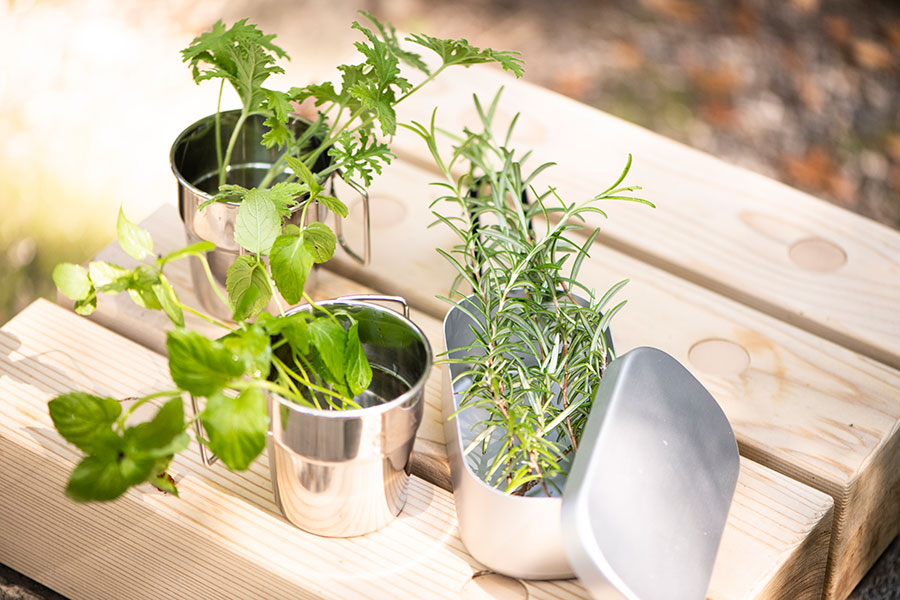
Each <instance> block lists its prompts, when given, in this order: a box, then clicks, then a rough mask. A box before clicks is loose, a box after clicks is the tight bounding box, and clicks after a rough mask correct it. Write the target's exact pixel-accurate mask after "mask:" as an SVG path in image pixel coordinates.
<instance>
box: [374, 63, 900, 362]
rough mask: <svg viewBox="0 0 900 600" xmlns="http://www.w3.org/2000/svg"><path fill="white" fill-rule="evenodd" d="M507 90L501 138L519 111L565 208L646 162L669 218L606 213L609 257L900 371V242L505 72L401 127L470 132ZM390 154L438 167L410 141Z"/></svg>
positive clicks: (414, 114) (459, 81) (525, 135)
mask: <svg viewBox="0 0 900 600" xmlns="http://www.w3.org/2000/svg"><path fill="white" fill-rule="evenodd" d="M501 86H505V90H504V92H503V96H502V100H501V103H500V109H499V110H498V116H497V117H496V120H497V123H498V124H502V127H503V128H502V129H499V131H501V132H504V131H505V127H506V125H507V124H508V123H509V121H510V120H511V117H512V116H513V115H514V114H515V113H517V112H520V113H521V115H520V118H519V121H518V124H517V127H516V130H515V131H516V133H514V135H513V138H512V145H513V146H514V147H516V148H518V149H519V150H520V151H523V152H524V151H525V150H530V149H534V157H533V158H532V159H531V161H532V162H531V164H532V166H537V165H538V164H540V163H542V162H546V161H553V162H557V163H559V165H558V166H557V167H554V168H553V169H550V170H548V171H546V172H545V174H543V175H542V176H541V178H540V179H539V181H541V182H543V183H545V184H546V183H552V184H553V185H554V186H557V187H558V188H559V189H560V191H561V192H562V193H563V195H564V196H566V197H569V198H570V199H581V198H588V197H591V196H593V195H594V194H596V193H598V192H600V191H601V190H604V189H606V187H607V186H608V185H609V184H610V183H612V182H613V181H615V179H616V177H617V176H618V174H619V172H620V171H621V169H622V167H623V166H624V164H625V160H626V157H627V155H628V154H629V153H631V154H632V155H633V156H634V165H633V168H632V172H631V174H630V175H629V178H628V181H629V182H631V183H632V184H639V185H641V186H643V188H644V189H643V190H642V191H641V192H640V193H641V195H642V196H644V197H645V198H648V199H650V200H652V201H653V202H654V203H656V205H657V209H656V211H655V212H654V213H653V214H650V213H649V211H646V210H635V208H634V207H633V206H629V205H626V204H625V203H615V202H611V203H608V204H607V205H606V206H605V207H604V209H605V210H607V211H608V213H609V216H610V220H609V224H608V225H603V231H602V233H601V236H600V239H601V240H602V241H603V242H604V243H605V244H607V245H608V246H610V247H613V248H616V249H618V250H620V251H623V252H625V253H626V254H629V255H632V256H634V257H637V258H640V259H641V260H644V261H645V262H648V263H651V264H654V265H657V266H660V267H662V268H663V269H665V270H666V271H669V272H671V273H674V274H677V275H679V276H680V277H683V278H685V279H689V280H691V281H694V282H696V283H699V284H700V285H702V286H704V287H708V288H710V289H712V290H714V291H717V292H719V293H721V294H723V295H726V296H729V297H731V298H734V299H737V300H739V301H740V302H743V303H745V304H747V305H750V306H754V307H756V308H758V309H760V310H762V311H764V312H766V313H768V314H772V315H774V316H776V317H778V318H781V319H784V320H787V321H789V322H791V323H793V324H795V325H798V326H800V327H802V328H804V329H807V330H808V331H811V332H813V333H815V334H817V335H819V336H820V337H824V338H826V339H829V340H832V341H835V342H837V343H839V344H840V345H842V346H845V347H847V348H850V349H852V350H854V351H856V352H859V353H861V354H864V355H867V356H870V357H873V358H876V359H877V360H879V361H881V362H884V363H886V364H889V365H892V366H894V367H895V368H896V367H900V310H898V307H900V233H898V232H897V231H895V230H892V229H889V228H887V227H885V226H883V225H880V224H878V223H876V222H874V221H871V220H868V219H865V218H863V217H860V216H858V215H855V214H852V213H849V212H847V211H844V210H843V209H841V208H839V207H836V206H834V205H830V204H827V203H825V202H821V201H819V200H817V199H815V198H813V197H811V196H809V195H807V194H804V193H802V192H799V191H797V190H794V189H792V188H790V187H788V186H785V185H783V184H780V183H777V182H775V181H773V180H771V179H768V178H766V177H763V176H761V175H758V174H755V173H752V172H750V171H748V170H745V169H742V168H739V167H735V166H732V165H728V164H726V163H724V162H722V161H721V160H718V159H716V158H714V157H712V156H710V155H707V154H704V153H702V152H698V151H696V150H692V149H690V148H688V147H686V146H684V145H681V144H679V143H677V142H674V141H672V140H669V139H666V138H664V137H663V136H660V135H657V134H654V133H652V132H650V131H647V130H645V129H642V128H640V127H637V126H635V125H633V124H630V123H627V122H625V121H623V120H620V119H617V118H615V117H612V116H610V115H607V114H604V113H602V112H600V111H597V110H595V109H593V108H591V107H589V106H586V105H584V104H580V103H578V102H576V101H574V100H571V99H568V98H565V97H563V96H561V95H559V94H556V93H554V92H551V91H549V90H546V89H542V88H539V87H537V86H534V85H530V84H528V83H525V82H523V81H516V80H514V79H513V78H511V77H510V76H508V75H505V74H503V73H500V72H499V71H498V70H497V69H492V68H488V67H473V68H471V69H460V70H455V71H448V72H447V73H444V74H443V75H442V76H441V78H440V79H439V80H437V81H435V82H434V84H433V85H432V86H429V87H427V88H424V89H423V90H422V91H421V92H420V93H418V94H416V95H415V96H412V97H411V98H410V99H409V100H408V101H406V102H404V103H403V104H402V105H401V107H400V110H399V111H398V117H399V119H400V121H401V122H403V121H410V120H418V121H420V122H423V123H428V122H429V120H430V118H431V115H432V111H433V110H434V108H435V107H436V106H437V107H438V112H437V124H438V125H439V126H441V127H444V128H445V129H448V130H449V131H451V132H460V131H462V126H463V125H468V126H470V127H475V125H476V124H477V123H478V118H477V114H476V111H475V109H474V105H473V102H472V94H473V93H477V94H478V95H479V96H480V97H481V99H482V102H483V103H485V104H486V103H487V102H489V101H490V99H491V98H492V97H493V95H494V94H495V93H496V91H497V90H498V89H499V88H500V87H501ZM392 148H393V149H394V151H395V152H396V153H397V154H398V155H399V156H400V157H402V158H404V159H407V160H410V161H415V162H418V163H419V164H422V165H427V166H428V168H432V167H431V159H430V156H428V153H427V151H426V149H425V145H424V143H423V142H422V141H421V140H420V139H418V137H417V136H415V135H414V134H412V133H411V132H409V131H406V130H402V131H401V132H400V133H399V134H398V136H397V138H396V139H395V141H394V143H393V145H392ZM539 187H540V186H539ZM376 205H377V203H376ZM822 269H824V270H822Z"/></svg>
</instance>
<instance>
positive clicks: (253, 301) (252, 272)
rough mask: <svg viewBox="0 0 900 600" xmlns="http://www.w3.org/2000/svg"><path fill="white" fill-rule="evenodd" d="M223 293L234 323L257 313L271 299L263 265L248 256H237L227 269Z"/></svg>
mask: <svg viewBox="0 0 900 600" xmlns="http://www.w3.org/2000/svg"><path fill="white" fill-rule="evenodd" d="M225 291H226V292H227V293H228V302H229V303H230V304H231V311H232V315H233V316H234V320H235V321H240V320H242V319H246V318H249V317H252V316H253V315H255V314H257V313H259V312H260V311H261V310H263V309H264V308H265V307H266V305H268V304H269V299H271V298H272V286H271V285H269V277H268V275H267V274H266V267H265V265H264V264H262V263H261V262H259V260H257V259H256V257H254V256H251V255H249V254H244V255H241V256H239V257H238V258H237V260H235V261H234V263H233V264H232V265H231V266H230V267H228V273H227V274H226V276H225Z"/></svg>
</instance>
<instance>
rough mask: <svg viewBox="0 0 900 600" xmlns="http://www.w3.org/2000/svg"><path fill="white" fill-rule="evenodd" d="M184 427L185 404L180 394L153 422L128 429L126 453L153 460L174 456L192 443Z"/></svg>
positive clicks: (167, 404) (158, 413)
mask: <svg viewBox="0 0 900 600" xmlns="http://www.w3.org/2000/svg"><path fill="white" fill-rule="evenodd" d="M184 427H185V423H184V403H183V401H182V399H181V397H180V396H179V397H177V398H172V399H171V400H169V401H168V402H166V403H165V404H163V405H162V406H161V407H160V408H159V410H158V411H157V413H156V415H155V416H154V417H153V419H151V420H150V421H147V422H146V423H140V424H138V425H135V426H134V427H129V428H128V429H127V430H126V432H125V453H126V454H127V455H129V456H131V457H139V458H153V459H157V458H164V457H167V456H171V455H173V454H175V453H176V452H180V451H182V450H184V449H185V448H187V445H188V443H189V442H190V437H189V436H188V435H187V434H186V433H185V432H184Z"/></svg>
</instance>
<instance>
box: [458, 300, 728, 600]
mask: <svg viewBox="0 0 900 600" xmlns="http://www.w3.org/2000/svg"><path fill="white" fill-rule="evenodd" d="M470 323H471V319H470V318H469V317H468V315H466V314H465V313H464V312H463V311H461V310H459V309H457V308H454V309H451V311H450V312H449V313H448V314H447V317H446V318H445V320H444V341H445V344H446V347H447V348H459V347H463V346H465V345H467V344H468V343H469V342H470V341H471V339H472V333H471V331H470V330H469V324H470ZM451 356H455V357H458V356H459V353H451ZM465 369H466V366H465V365H450V366H449V367H447V366H445V367H444V386H443V410H444V415H445V416H446V417H449V416H450V415H452V414H453V413H455V412H456V411H457V410H458V407H459V397H460V394H461V393H462V391H463V390H464V389H465V387H466V386H467V385H469V383H470V380H468V379H466V378H462V379H457V380H456V381H455V382H453V381H454V379H455V378H456V376H457V375H458V374H460V373H462V372H464V371H465ZM451 382H453V383H452V385H451ZM478 421H479V415H478V414H477V413H476V412H475V411H473V410H472V409H467V410H465V411H462V412H461V413H460V414H459V415H458V416H457V417H456V418H453V419H450V420H448V421H446V422H445V434H446V437H447V452H448V455H449V458H450V466H451V471H452V478H453V489H454V499H455V502H456V510H457V515H458V517H459V523H460V535H461V537H462V540H463V543H464V544H465V545H466V548H467V549H468V551H469V552H470V553H471V554H472V556H474V557H475V558H476V559H477V560H479V561H480V562H482V563H484V564H485V565H486V566H488V567H489V568H491V569H492V570H495V571H497V572H499V573H503V574H505V575H510V576H513V577H521V578H531V579H547V578H563V577H572V576H574V575H576V574H577V575H578V577H579V578H580V579H581V581H582V583H584V584H585V585H586V586H587V587H588V589H589V590H590V591H591V593H592V595H593V596H594V597H595V598H628V599H630V600H634V599H641V600H656V599H662V598H665V599H674V600H680V599H691V598H703V597H704V596H705V591H706V587H707V586H708V583H709V575H710V572H711V570H712V564H713V562H714V560H715V555H716V551H717V549H718V545H719V541H720V538H721V534H722V530H723V528H724V525H725V521H726V519H727V515H728V510H729V508H730V504H731V498H732V496H733V494H734V489H735V485H736V481H737V474H738V470H739V467H740V465H739V457H738V453H737V445H736V443H735V439H734V434H733V432H732V429H731V426H730V425H729V423H728V421H727V420H726V419H725V416H724V414H723V413H722V411H721V409H720V408H719V406H718V404H717V403H716V402H715V400H714V399H713V398H712V396H710V395H709V393H708V392H707V391H706V390H705V389H704V388H703V386H702V385H701V384H700V383H699V382H698V381H697V380H696V379H695V378H694V377H693V376H692V375H691V374H690V373H689V372H688V371H687V370H686V369H684V367H682V366H681V365H680V364H678V362H677V361H675V359H673V358H672V357H670V356H668V355H667V354H665V353H663V352H661V351H659V350H656V349H652V348H640V349H637V350H634V351H632V352H629V353H627V354H625V355H623V356H621V357H619V358H618V359H617V360H615V361H613V362H612V363H611V364H610V366H609V367H608V368H607V371H606V373H605V375H604V377H603V380H602V382H601V385H600V390H599V391H598V396H597V399H596V400H595V404H594V408H593V410H592V412H591V416H590V419H589V421H588V423H587V426H586V428H585V432H584V434H583V436H582V439H581V443H580V445H579V450H578V453H577V455H576V458H575V461H574V464H573V465H572V468H571V472H570V475H569V478H568V480H567V481H560V482H558V483H559V484H560V487H562V488H563V490H564V492H563V497H562V498H558V497H552V498H551V497H537V496H525V497H519V496H508V495H505V494H502V493H501V492H499V491H497V490H495V489H493V488H491V487H489V486H487V485H486V484H485V483H484V482H483V481H482V480H481V478H480V477H479V475H478V472H479V470H480V466H481V464H482V462H487V461H485V460H483V457H482V456H480V455H479V450H478V449H476V450H475V451H473V452H471V453H469V455H467V456H462V449H463V448H465V447H466V446H467V445H468V444H469V442H470V441H471V440H472V439H473V438H474V437H475V436H476V435H477V434H478V431H477V430H473V429H472V427H473V425H474V424H475V423H477V422H478ZM489 453H490V448H489V449H488V454H489ZM538 490H539V488H533V491H534V492H535V493H538Z"/></svg>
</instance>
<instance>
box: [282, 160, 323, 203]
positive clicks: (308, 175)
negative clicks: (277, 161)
mask: <svg viewBox="0 0 900 600" xmlns="http://www.w3.org/2000/svg"><path fill="white" fill-rule="evenodd" d="M284 160H285V161H286V162H287V165H288V167H289V168H290V169H291V171H293V173H294V175H296V176H297V178H298V179H299V180H300V181H302V182H303V183H305V184H306V187H307V188H309V194H310V198H311V199H312V198H315V197H316V196H317V195H318V194H319V192H321V191H322V190H324V189H325V188H324V187H322V186H321V185H319V182H318V181H317V180H316V176H315V175H313V172H312V171H310V170H309V167H307V166H306V163H305V162H303V161H302V160H300V159H299V158H297V157H295V156H285V157H284Z"/></svg>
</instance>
